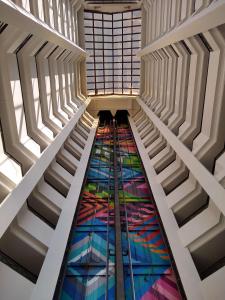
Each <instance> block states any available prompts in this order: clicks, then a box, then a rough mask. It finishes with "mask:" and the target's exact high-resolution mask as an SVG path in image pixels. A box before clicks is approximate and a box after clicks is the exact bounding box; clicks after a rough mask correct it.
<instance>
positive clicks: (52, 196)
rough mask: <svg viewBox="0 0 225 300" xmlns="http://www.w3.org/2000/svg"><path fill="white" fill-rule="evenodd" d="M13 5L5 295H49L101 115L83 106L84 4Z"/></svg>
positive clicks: (7, 58)
mask: <svg viewBox="0 0 225 300" xmlns="http://www.w3.org/2000/svg"><path fill="white" fill-rule="evenodd" d="M14 2H15V3H16V4H17V5H15V4H14V3H13V2H12V1H6V0H4V1H0V117H1V127H0V202H1V203H0V220H1V222H0V236H1V240H0V251H1V253H2V254H1V257H2V255H3V254H4V256H5V258H4V260H2V262H1V263H0V274H1V278H2V280H1V283H0V299H1V300H14V299H17V300H26V299H39V300H40V299H43V300H47V299H52V296H53V293H54V290H55V285H56V283H57V279H58V275H59V271H60V267H61V263H62V259H63V256H64V251H65V247H66V243H67V238H68V235H69V232H70V227H71V224H72V220H73V215H74V211H75V208H76V204H77V201H78V198H79V193H80V189H81V186H82V182H83V177H84V174H85V169H86V165H87V162H88V158H89V153H90V150H91V146H92V142H93V139H94V134H95V129H96V126H97V119H94V118H93V117H92V116H91V115H90V114H89V113H88V112H87V111H86V108H87V106H88V104H89V102H90V99H88V98H86V89H85V78H84V76H85V70H84V61H85V58H86V52H85V51H84V50H82V48H80V47H79V46H83V40H84V37H82V30H83V29H82V20H81V19H79V17H78V14H80V13H82V10H83V7H82V1H79V0H78V1H69V0H63V1H54V0H52V1H47V0H46V1H33V0H32V1H14ZM79 27H81V30H79ZM84 149H85V151H84ZM25 270H27V271H28V272H30V273H32V274H33V275H34V276H36V278H37V282H36V283H32V282H31V281H30V280H28V279H26V276H28V277H29V273H28V272H26V271H25ZM23 275H25V277H24V276H23Z"/></svg>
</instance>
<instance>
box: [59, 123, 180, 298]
mask: <svg viewBox="0 0 225 300" xmlns="http://www.w3.org/2000/svg"><path fill="white" fill-rule="evenodd" d="M114 135H116V149H117V151H116V156H117V172H118V178H119V190H118V191H116V192H117V193H118V196H119V201H120V220H121V231H122V249H121V251H122V256H123V274H124V289H125V298H126V299H127V300H130V299H132V300H133V299H135V300H139V299H141V300H147V299H151V300H157V299H159V300H167V299H168V300H177V299H182V298H181V296H180V294H179V291H178V287H177V283H176V278H175V276H174V272H173V270H172V268H171V261H170V257H169V253H168V249H167V247H166V244H165V243H164V240H163V236H162V232H161V230H160V227H159V222H158V216H157V212H156V210H155V207H154V203H153V196H152V193H151V190H150V188H149V185H148V182H147V180H146V178H145V173H144V170H143V167H142V163H141V160H140V157H139V154H138V151H137V148H136V144H135V142H134V139H133V136H132V132H131V130H130V128H129V125H120V126H117V127H113V126H110V125H107V126H104V127H99V128H98V130H97V133H96V139H95V143H94V146H93V149H92V154H91V158H90V164H89V168H88V171H87V176H86V181H85V184H84V189H83V192H82V195H81V198H80V201H79V206H78V209H77V212H76V218H75V222H74V224H73V227H72V238H71V240H70V242H69V243H70V244H69V254H68V256H67V258H66V259H67V261H66V272H65V276H64V279H63V285H62V289H61V296H60V299H61V300H72V299H76V300H81V299H82V300H83V299H85V300H103V299H115V284H116V280H115V264H116V258H115V228H114V164H113V162H114V151H113V143H114Z"/></svg>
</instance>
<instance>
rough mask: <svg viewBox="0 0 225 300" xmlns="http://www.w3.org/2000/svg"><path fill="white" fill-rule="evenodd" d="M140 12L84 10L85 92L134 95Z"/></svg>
mask: <svg viewBox="0 0 225 300" xmlns="http://www.w3.org/2000/svg"><path fill="white" fill-rule="evenodd" d="M140 40H141V11H140V10H133V11H129V12H122V13H113V14H109V13H96V12H91V11H86V12H85V42H86V50H87V51H88V52H89V54H90V57H89V58H88V60H87V86H88V92H89V95H105V94H126V95H132V94H135V95H136V94H138V93H139V80H140V76H139V75H140V60H139V59H138V58H137V57H136V53H137V51H138V50H139V49H140Z"/></svg>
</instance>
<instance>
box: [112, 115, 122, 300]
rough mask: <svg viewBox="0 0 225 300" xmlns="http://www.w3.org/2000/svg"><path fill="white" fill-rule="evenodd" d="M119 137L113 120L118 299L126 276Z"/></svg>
mask: <svg viewBox="0 0 225 300" xmlns="http://www.w3.org/2000/svg"><path fill="white" fill-rule="evenodd" d="M116 146H117V138H116V123H115V119H114V120H113V154H114V161H113V164H114V199H115V204H114V205H115V238H116V240H115V242H116V243H115V246H116V299H117V300H123V299H125V293H124V278H123V277H124V276H123V257H122V240H121V239H122V235H121V223H120V203H119V195H118V190H119V184H118V173H117V168H118V165H117V148H116Z"/></svg>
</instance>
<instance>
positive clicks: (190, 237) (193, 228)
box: [130, 0, 225, 300]
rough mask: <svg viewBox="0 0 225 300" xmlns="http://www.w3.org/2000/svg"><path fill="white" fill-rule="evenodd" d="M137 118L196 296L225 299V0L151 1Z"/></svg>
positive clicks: (188, 286) (146, 4)
mask: <svg viewBox="0 0 225 300" xmlns="http://www.w3.org/2000/svg"><path fill="white" fill-rule="evenodd" d="M142 9H143V23H142V24H145V25H144V26H143V30H142V33H143V34H142V50H141V51H140V52H139V53H138V55H139V56H140V57H141V59H142V70H141V73H142V75H141V76H142V77H141V84H142V86H141V94H140V97H139V98H138V99H137V103H138V106H139V109H138V110H137V112H136V114H134V115H133V117H132V118H130V120H131V124H132V128H133V130H134V135H135V138H136V141H137V143H138V146H139V151H140V153H141V155H142V158H143V160H144V165H145V168H146V172H147V175H148V177H149V180H150V183H152V188H153V192H154V194H155V199H156V202H157V205H158V209H159V212H160V215H161V218H162V221H163V223H164V227H165V231H166V233H167V236H168V239H169V242H170V246H171V249H172V252H173V255H174V259H175V261H176V264H177V268H178V271H179V274H180V277H181V281H182V283H183V286H184V290H185V292H186V295H187V298H188V299H191V300H193V299H196V300H197V299H198V300H199V299H210V300H211V299H224V295H225V287H224V284H223V283H222V282H223V281H224V279H225V267H223V266H224V263H223V261H224V257H225V222H224V214H225V190H224V187H225V181H224V178H225V160H224V158H225V152H224V150H225V149H224V145H225V126H224V116H225V90H224V89H225V24H224V23H225V1H219V0H217V1H203V0H202V1H197V0H196V1H194V0H190V1H179V0H174V1H173V0H171V1H170V0H144V1H143V3H142Z"/></svg>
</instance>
